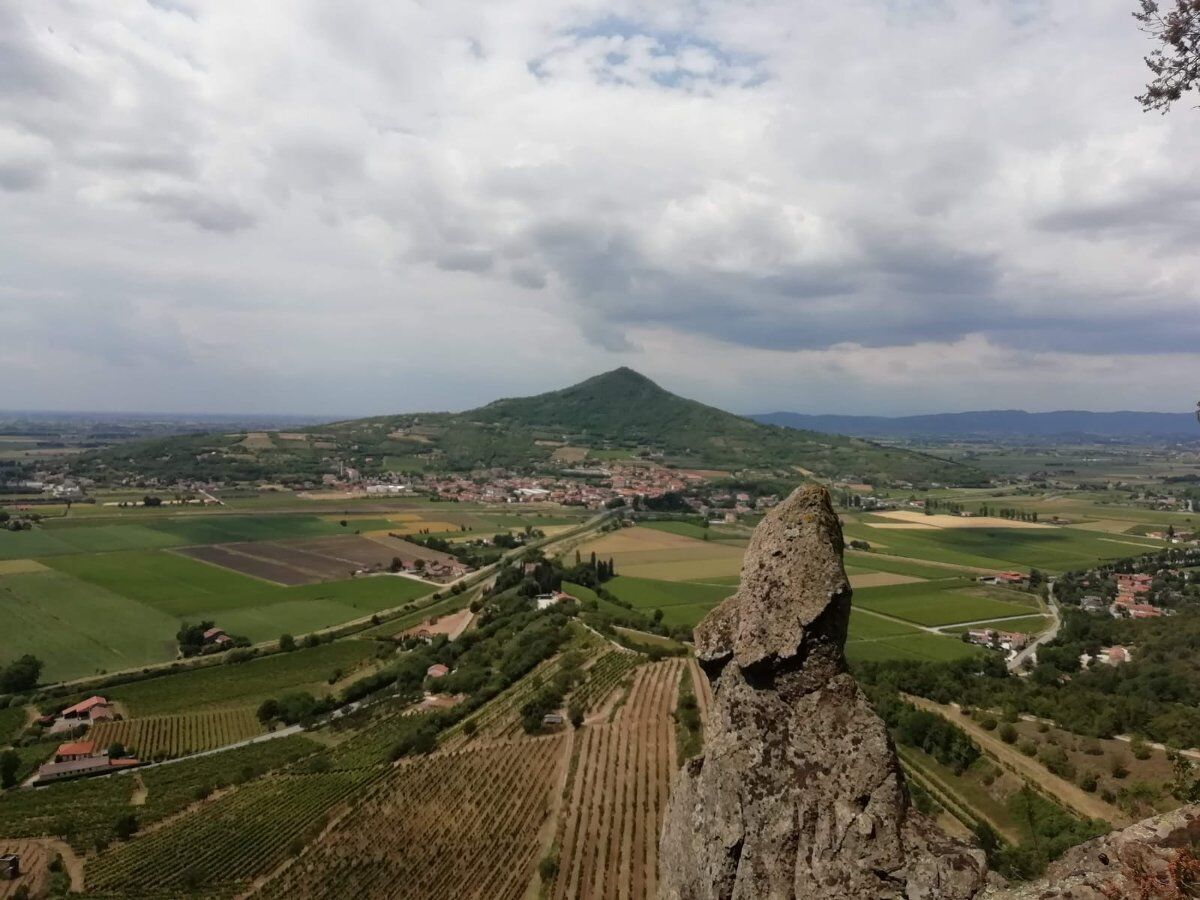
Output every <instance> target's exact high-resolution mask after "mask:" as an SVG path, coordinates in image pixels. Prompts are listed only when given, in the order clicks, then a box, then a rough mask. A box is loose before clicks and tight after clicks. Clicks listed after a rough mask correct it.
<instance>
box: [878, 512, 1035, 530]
mask: <svg viewBox="0 0 1200 900" xmlns="http://www.w3.org/2000/svg"><path fill="white" fill-rule="evenodd" d="M872 515H875V516H879V517H880V518H884V519H892V520H894V521H897V522H904V523H907V524H909V525H918V526H926V527H931V528H1043V529H1044V528H1053V527H1054V526H1053V525H1043V524H1041V523H1040V522H1017V521H1015V520H1013V519H1001V518H999V517H998V516H948V515H945V514H942V513H937V514H935V515H931V516H927V515H925V513H922V512H913V511H909V510H896V511H894V512H880V513H872ZM864 524H866V525H872V523H871V522H866V523H864ZM872 527H879V526H878V525H872Z"/></svg>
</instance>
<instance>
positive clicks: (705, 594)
mask: <svg viewBox="0 0 1200 900" xmlns="http://www.w3.org/2000/svg"><path fill="white" fill-rule="evenodd" d="M604 587H605V588H606V589H607V590H608V591H609V592H610V593H612V594H613V595H614V596H616V597H618V598H620V599H621V600H623V601H625V602H626V603H628V604H630V605H631V606H632V607H633V608H634V609H637V610H639V611H641V612H642V613H645V614H647V615H649V614H652V613H653V612H654V610H656V609H661V610H662V612H663V624H665V625H667V626H673V625H695V624H696V623H697V622H699V621H700V620H701V619H702V618H704V615H705V613H707V612H708V611H709V610H710V609H712V608H713V607H714V606H716V605H717V604H718V603H720V602H721V601H722V600H724V599H725V598H726V597H728V596H730V595H731V594H732V593H733V589H732V588H729V587H724V586H722V585H711V584H695V583H693V582H689V581H656V580H654V579H651V578H632V577H630V576H627V575H618V576H617V577H616V578H614V579H612V580H611V581H608V582H605V585H604Z"/></svg>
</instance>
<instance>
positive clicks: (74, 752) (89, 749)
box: [54, 741, 96, 763]
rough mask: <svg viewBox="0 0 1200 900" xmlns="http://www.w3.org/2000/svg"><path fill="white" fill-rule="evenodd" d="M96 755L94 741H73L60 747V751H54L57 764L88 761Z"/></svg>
mask: <svg viewBox="0 0 1200 900" xmlns="http://www.w3.org/2000/svg"><path fill="white" fill-rule="evenodd" d="M95 755H96V744H95V743H94V742H93V741H73V742H71V743H67V744H59V745H58V749H57V750H55V751H54V761H55V762H56V763H63V762H73V761H74V760H77V759H88V758H89V757H92V756H95Z"/></svg>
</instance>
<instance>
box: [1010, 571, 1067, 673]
mask: <svg viewBox="0 0 1200 900" xmlns="http://www.w3.org/2000/svg"><path fill="white" fill-rule="evenodd" d="M1049 587H1050V590H1049V593H1048V594H1047V596H1046V612H1048V613H1049V614H1050V618H1051V619H1052V620H1053V621H1052V622H1051V625H1050V627H1049V628H1048V629H1047V630H1046V631H1043V632H1042V633H1041V634H1039V635H1038V636H1037V637H1036V638H1034V639H1033V641H1031V642H1030V644H1029V646H1028V647H1026V648H1025V649H1024V650H1022V651H1021V652H1020V653H1018V654H1016V655H1015V656H1014V657H1013V658H1012V659H1010V660H1009V661H1008V671H1010V672H1017V673H1019V672H1020V671H1021V667H1022V666H1023V665H1025V661H1026V660H1027V659H1033V658H1034V656H1035V655H1036V654H1037V648H1038V647H1039V646H1041V645H1042V644H1047V643H1049V642H1050V641H1052V640H1054V639H1055V638H1056V637H1058V630H1059V629H1060V628H1062V616H1061V615H1060V614H1059V611H1058V602H1057V601H1056V600H1055V599H1054V580H1053V579H1051V580H1050V582H1049Z"/></svg>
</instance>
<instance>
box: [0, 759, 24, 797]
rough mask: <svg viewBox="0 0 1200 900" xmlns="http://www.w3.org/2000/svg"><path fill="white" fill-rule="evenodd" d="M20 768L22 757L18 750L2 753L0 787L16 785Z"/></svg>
mask: <svg viewBox="0 0 1200 900" xmlns="http://www.w3.org/2000/svg"><path fill="white" fill-rule="evenodd" d="M20 768H21V757H20V754H18V753H17V751H16V750H5V751H4V752H3V753H0V787H5V788H10V787H12V786H13V785H15V784H16V783H17V772H18V771H19V770H20Z"/></svg>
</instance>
